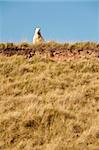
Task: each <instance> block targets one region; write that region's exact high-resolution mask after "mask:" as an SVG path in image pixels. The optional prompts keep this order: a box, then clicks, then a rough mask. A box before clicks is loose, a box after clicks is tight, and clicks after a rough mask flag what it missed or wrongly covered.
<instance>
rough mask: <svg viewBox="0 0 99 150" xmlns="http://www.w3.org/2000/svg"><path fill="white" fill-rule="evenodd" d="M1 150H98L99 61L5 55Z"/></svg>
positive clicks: (0, 72)
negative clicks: (56, 59)
mask: <svg viewBox="0 0 99 150" xmlns="http://www.w3.org/2000/svg"><path fill="white" fill-rule="evenodd" d="M0 149H1V150H22V149H24V150H87V149H88V150H89V149H90V150H98V149H99V60H98V58H93V57H90V58H79V59H74V60H69V59H67V60H66V61H52V60H49V59H47V58H46V59H45V58H42V57H39V56H35V57H32V58H31V59H25V58H24V57H23V56H17V55H14V56H11V57H6V56H0Z"/></svg>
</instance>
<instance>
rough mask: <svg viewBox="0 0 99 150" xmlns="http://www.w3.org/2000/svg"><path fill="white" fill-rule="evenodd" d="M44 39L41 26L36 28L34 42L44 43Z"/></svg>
mask: <svg viewBox="0 0 99 150" xmlns="http://www.w3.org/2000/svg"><path fill="white" fill-rule="evenodd" d="M44 42H45V41H44V39H43V37H42V35H41V32H40V28H36V29H35V33H34V37H33V44H39V43H44Z"/></svg>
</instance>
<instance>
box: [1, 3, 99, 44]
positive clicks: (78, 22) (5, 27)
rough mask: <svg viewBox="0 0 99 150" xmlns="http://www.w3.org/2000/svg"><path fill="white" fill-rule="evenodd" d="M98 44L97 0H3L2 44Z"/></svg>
mask: <svg viewBox="0 0 99 150" xmlns="http://www.w3.org/2000/svg"><path fill="white" fill-rule="evenodd" d="M38 26H39V27H40V28H41V33H42V35H43V37H44V39H45V40H47V41H50V40H53V41H57V42H68V41H69V42H77V41H99V1H98V0H70V1H69V0H64V1H63V0H62V1H60V0H54V1H52V0H43V1H42V0H36V1H34V0H28V1H27V0H21V1H19V0H0V42H22V41H27V42H32V38H33V34H34V30H35V27H38Z"/></svg>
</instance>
